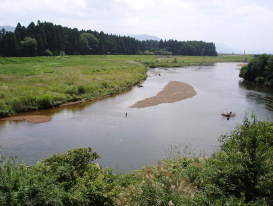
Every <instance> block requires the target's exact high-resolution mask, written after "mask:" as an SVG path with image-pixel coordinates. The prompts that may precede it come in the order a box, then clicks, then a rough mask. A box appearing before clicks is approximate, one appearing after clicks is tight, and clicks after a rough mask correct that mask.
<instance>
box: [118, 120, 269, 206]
mask: <svg viewBox="0 0 273 206" xmlns="http://www.w3.org/2000/svg"><path fill="white" fill-rule="evenodd" d="M221 143H222V146H221V151H220V152H217V153H215V154H214V155H213V156H212V157H210V158H199V159H197V158H193V159H189V158H184V157H182V158H178V159H176V160H171V161H164V162H161V163H159V164H158V165H157V166H156V167H153V168H146V169H144V170H141V171H140V172H137V173H136V174H135V175H136V177H138V178H139V181H138V183H135V184H131V185H130V186H127V187H126V189H124V190H122V192H121V193H120V195H119V196H118V198H117V204H118V205H219V206H220V205H249V206H250V205H253V206H254V205H272V204H273V201H272V200H273V155H272V154H273V124H272V123H269V122H260V121H257V120H256V119H255V118H254V119H252V120H248V119H246V120H245V121H244V123H243V124H242V125H241V126H240V127H238V128H237V129H235V130H234V131H233V132H232V133H231V134H230V135H226V136H223V137H222V138H221Z"/></svg>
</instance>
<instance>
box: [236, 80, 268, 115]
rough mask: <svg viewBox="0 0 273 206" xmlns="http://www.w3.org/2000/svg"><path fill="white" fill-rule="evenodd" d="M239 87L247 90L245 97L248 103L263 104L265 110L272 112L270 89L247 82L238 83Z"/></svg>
mask: <svg viewBox="0 0 273 206" xmlns="http://www.w3.org/2000/svg"><path fill="white" fill-rule="evenodd" d="M239 86H240V87H241V88H244V89H247V90H249V92H248V93H247V95H246V97H247V98H248V99H249V101H255V102H256V103H257V104H264V105H265V106H266V109H267V110H269V111H273V92H272V90H271V89H269V88H266V87H263V86H260V85H256V84H254V83H250V82H247V81H240V82H239Z"/></svg>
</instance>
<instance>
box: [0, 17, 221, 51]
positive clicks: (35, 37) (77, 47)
mask: <svg viewBox="0 0 273 206" xmlns="http://www.w3.org/2000/svg"><path fill="white" fill-rule="evenodd" d="M18 45H19V46H18ZM20 48H21V49H20ZM48 50H50V51H52V53H53V54H54V55H56V56H57V55H62V54H69V55H75V54H143V53H144V52H145V51H149V53H150V54H160V55H167V54H175V55H190V56H199V55H200V56H217V52H216V48H215V45H214V44H213V43H207V42H203V41H176V40H168V41H162V40H161V41H138V40H136V39H135V38H132V37H128V36H118V35H113V34H105V33H104V32H96V31H91V30H81V31H79V30H78V29H71V28H67V27H63V26H60V25H55V24H53V23H49V22H40V21H38V22H37V24H34V23H33V22H31V23H30V24H29V25H28V26H27V27H24V26H22V25H21V24H20V23H18V24H17V26H16V29H15V32H14V33H13V32H6V31H5V30H0V56H43V55H46V56H48V55H49V54H51V53H50V52H45V51H48Z"/></svg>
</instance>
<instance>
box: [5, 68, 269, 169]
mask: <svg viewBox="0 0 273 206" xmlns="http://www.w3.org/2000/svg"><path fill="white" fill-rule="evenodd" d="M237 65H238V63H217V64H215V65H211V66H194V67H184V68H170V69H152V70H150V71H149V72H148V75H149V77H148V79H147V80H146V81H145V82H143V83H142V85H143V87H142V88H138V87H135V88H133V89H132V90H131V91H129V92H127V93H124V94H121V95H118V96H115V97H111V98H107V99H105V100H101V101H98V102H95V103H83V104H78V105H71V106H68V107H65V108H57V109H52V110H46V111H39V112H34V113H31V114H32V115H47V116H50V117H51V121H49V122H45V123H41V124H32V123H29V122H26V121H17V122H14V121H0V147H1V150H2V152H3V153H4V154H5V155H11V156H17V157H18V158H19V159H21V160H23V161H24V162H26V163H28V164H33V163H35V162H36V161H37V160H39V159H41V158H45V157H47V156H49V155H51V154H54V153H58V152H64V151H66V150H68V149H71V148H78V147H92V148H93V149H94V150H95V151H96V152H98V153H99V154H100V156H101V159H100V160H99V162H100V163H101V164H102V165H103V166H105V167H111V168H113V169H114V171H115V172H128V171H131V170H134V169H139V168H141V167H143V166H145V165H151V164H154V163H156V162H157V161H158V160H160V159H163V158H165V157H166V156H169V155H174V154H176V153H179V150H182V152H184V151H185V150H184V148H188V149H187V151H189V150H190V151H193V152H194V153H205V154H207V155H209V154H211V153H213V152H215V151H216V150H217V149H218V147H219V143H218V141H217V140H218V138H219V136H220V135H221V134H226V133H228V132H229V131H230V130H231V129H233V128H234V127H235V126H237V125H238V124H239V123H241V122H242V120H243V118H244V116H245V115H246V114H251V113H252V112H254V113H255V114H256V115H257V117H258V119H261V120H268V121H273V95H272V93H270V92H269V91H265V90H264V89H261V88H255V87H253V86H251V85H246V84H244V83H242V82H241V79H240V78H239V77H238V74H239V69H238V66H237ZM158 73H160V74H161V75H160V76H159V75H157V74H158ZM171 81H179V82H185V83H187V84H189V85H191V86H192V87H193V88H194V90H195V91H196V93H197V94H196V95H195V96H193V97H192V98H189V99H185V100H183V101H179V102H175V103H166V104H160V105H157V106H152V107H147V108H129V107H130V106H131V105H133V104H135V103H136V102H138V101H140V100H143V99H146V98H149V97H152V96H155V95H156V94H158V93H159V92H160V91H161V90H162V89H163V88H164V87H165V86H166V85H167V84H168V83H169V82H171ZM230 111H232V112H234V113H236V116H235V117H234V118H231V119H230V120H229V121H227V120H226V119H225V118H224V117H222V116H221V113H223V112H230ZM126 112H127V113H128V116H127V118H126V117H125V113H126Z"/></svg>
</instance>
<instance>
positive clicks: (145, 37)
mask: <svg viewBox="0 0 273 206" xmlns="http://www.w3.org/2000/svg"><path fill="white" fill-rule="evenodd" d="M130 36H131V37H134V38H135V39H137V40H139V41H145V40H156V41H159V40H160V38H159V37H157V36H152V35H148V34H138V35H130Z"/></svg>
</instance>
